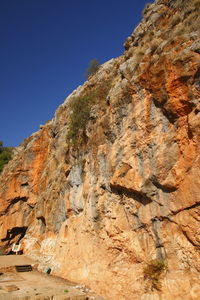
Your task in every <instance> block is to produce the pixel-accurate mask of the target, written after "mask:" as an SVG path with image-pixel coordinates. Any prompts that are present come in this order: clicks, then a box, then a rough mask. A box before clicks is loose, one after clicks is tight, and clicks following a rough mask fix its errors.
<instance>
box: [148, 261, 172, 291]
mask: <svg viewBox="0 0 200 300" xmlns="http://www.w3.org/2000/svg"><path fill="white" fill-rule="evenodd" d="M166 269H167V265H166V263H165V262H164V261H163V260H158V259H155V260H152V261H150V262H149V263H148V265H147V266H146V268H145V269H144V271H143V274H144V279H145V280H148V281H149V284H150V288H151V290H154V289H155V290H161V282H160V279H161V275H162V273H163V272H164V271H165V270H166Z"/></svg>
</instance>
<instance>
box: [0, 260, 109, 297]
mask: <svg viewBox="0 0 200 300" xmlns="http://www.w3.org/2000/svg"><path fill="white" fill-rule="evenodd" d="M25 264H31V265H33V270H32V271H30V272H21V273H18V272H17V271H16V269H15V266H16V265H25ZM36 265H37V263H36V262H34V261H33V260H31V259H29V258H28V257H26V256H24V255H23V256H17V255H8V256H0V300H16V299H19V300H29V299H30V300H33V299H34V300H101V299H103V298H101V297H98V296H95V295H94V294H93V293H92V292H91V291H90V290H89V289H87V288H86V287H83V286H80V285H76V284H75V283H72V282H70V281H67V280H64V279H61V278H58V277H55V276H52V275H48V274H43V273H40V272H38V271H37V270H36V268H34V266H36Z"/></svg>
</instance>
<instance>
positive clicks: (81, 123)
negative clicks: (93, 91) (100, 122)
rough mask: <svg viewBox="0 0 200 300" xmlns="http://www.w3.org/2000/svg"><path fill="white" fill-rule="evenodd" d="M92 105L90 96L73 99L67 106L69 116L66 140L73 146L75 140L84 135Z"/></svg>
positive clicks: (92, 100)
mask: <svg viewBox="0 0 200 300" xmlns="http://www.w3.org/2000/svg"><path fill="white" fill-rule="evenodd" d="M93 103H94V96H93V95H90V96H83V97H80V98H75V99H73V101H71V102H70V104H69V107H70V110H71V114H70V117H69V131H68V135H67V139H69V140H70V141H71V142H72V143H73V144H74V143H75V141H76V140H77V138H78V136H79V135H80V133H82V134H84V133H85V129H86V125H87V123H88V120H89V117H90V110H91V106H92V104H93Z"/></svg>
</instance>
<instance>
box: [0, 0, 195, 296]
mask: <svg viewBox="0 0 200 300" xmlns="http://www.w3.org/2000/svg"><path fill="white" fill-rule="evenodd" d="M199 8H200V1H199V0H196V1H192V0H190V1H189V0H188V1H187V2H186V1H180V0H177V1H164V0H163V1H161V0H158V1H155V3H154V4H151V5H149V6H147V7H146V9H145V11H144V19H143V20H142V22H141V23H140V24H139V25H138V27H137V28H136V29H135V31H134V32H133V34H132V35H131V36H130V37H129V38H128V39H127V41H126V42H125V44H124V47H125V52H124V54H123V55H122V56H121V57H119V58H116V59H112V60H110V61H109V62H107V63H105V64H104V65H102V66H101V68H100V69H99V70H98V72H97V73H96V74H95V75H93V76H91V78H90V79H89V80H88V81H86V82H85V84H84V85H83V86H81V87H79V88H78V89H77V90H75V91H74V92H73V93H72V94H71V95H70V96H69V97H68V98H67V99H66V100H65V102H64V103H63V105H61V106H60V107H59V108H58V110H57V111H56V113H55V117H54V119H53V120H52V121H49V122H47V124H45V125H44V126H41V129H40V130H39V131H38V132H37V133H34V134H33V135H32V136H31V137H30V138H28V139H26V140H25V141H24V142H23V143H22V145H21V146H20V147H19V148H18V149H17V151H16V154H15V156H14V158H13V160H12V161H11V162H9V164H8V165H7V166H6V167H5V169H4V171H3V173H2V175H1V183H0V213H1V217H0V224H1V225H0V233H1V237H2V242H1V245H2V248H4V249H5V250H6V251H9V250H10V248H11V246H12V244H13V243H14V242H17V241H20V243H21V244H22V247H23V251H24V252H25V253H27V254H29V255H31V256H32V257H33V258H36V259H39V261H40V266H39V269H41V270H42V269H44V268H45V267H46V266H50V267H51V268H52V271H53V273H54V274H56V275H59V276H62V277H65V278H68V279H70V280H73V281H76V282H80V283H82V284H86V285H88V286H90V287H91V288H92V289H93V290H95V291H96V292H97V293H98V294H100V295H102V296H104V297H105V298H106V299H112V300H114V299H119V300H123V299H128V300H129V299H142V300H148V299H153V300H154V299H167V300H171V299H176V300H180V299H188V300H189V299H193V300H194V299H196V300H197V299H199V298H200V288H199V286H200V284H199V283H200V280H199V271H200V264H199V246H200V230H199V220H200V212H199V203H200V196H199V195H200V184H199V178H200V149H199V148H200V129H199V128H200V127H199V125H200V103H199V99H200V56H199V54H200V43H199V28H200V26H199V25H200V19H199V16H200V14H199ZM89 93H91V94H92V93H96V95H97V96H98V97H97V99H98V102H97V101H96V102H95V103H94V104H93V106H92V108H91V110H90V116H89V118H88V122H87V126H86V130H82V131H81V130H80V132H79V136H78V138H77V140H78V142H76V143H74V142H73V143H72V141H71V140H70V139H69V134H68V132H69V130H70V126H69V120H70V116H71V114H72V112H71V108H70V105H69V103H71V102H72V101H74V99H77V97H82V96H84V95H85V94H87V95H88V94H89ZM83 137H84V138H83ZM152 260H154V262H155V261H156V262H163V264H164V265H165V267H164V268H163V270H162V272H161V273H160V275H159V276H158V278H156V280H157V281H158V282H157V283H156V284H154V283H153V282H152V281H153V280H152V278H149V277H148V276H145V270H147V266H148V265H151V261H152ZM146 272H147V271H146ZM161 297H162V298H161Z"/></svg>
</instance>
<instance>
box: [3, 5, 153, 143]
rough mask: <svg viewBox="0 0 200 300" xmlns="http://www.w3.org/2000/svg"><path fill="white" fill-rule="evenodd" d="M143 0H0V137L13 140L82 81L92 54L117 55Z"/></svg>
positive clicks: (45, 116)
mask: <svg viewBox="0 0 200 300" xmlns="http://www.w3.org/2000/svg"><path fill="white" fill-rule="evenodd" d="M147 2H148V3H149V2H152V1H145V0H140V1H139V0H123V1H121V0H73V1H72V0H0V41H1V42H0V107H1V114H0V140H3V141H4V145H5V146H18V145H19V144H20V143H21V142H22V141H23V139H24V138H26V137H28V136H29V135H31V134H32V133H33V132H35V131H37V130H39V125H40V124H44V123H45V122H46V121H47V120H49V119H52V117H53V115H54V112H55V110H56V109H57V107H58V106H59V105H60V104H61V103H63V101H64V99H65V98H66V96H67V95H68V94H70V93H71V92H72V91H73V90H74V89H75V88H76V87H77V86H78V85H80V84H82V83H83V82H84V81H85V77H84V74H85V70H86V69H87V66H88V63H89V61H90V60H91V59H93V58H96V59H98V61H99V62H100V63H104V62H105V61H107V60H109V59H111V58H113V57H117V56H119V55H121V54H122V53H123V51H124V49H123V43H124V41H125V40H126V38H127V37H128V36H129V35H130V34H131V33H132V31H133V29H134V28H135V26H136V25H137V24H138V23H139V21H140V20H141V15H142V10H143V8H144V6H145V4H146V3H147Z"/></svg>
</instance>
